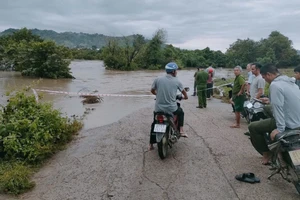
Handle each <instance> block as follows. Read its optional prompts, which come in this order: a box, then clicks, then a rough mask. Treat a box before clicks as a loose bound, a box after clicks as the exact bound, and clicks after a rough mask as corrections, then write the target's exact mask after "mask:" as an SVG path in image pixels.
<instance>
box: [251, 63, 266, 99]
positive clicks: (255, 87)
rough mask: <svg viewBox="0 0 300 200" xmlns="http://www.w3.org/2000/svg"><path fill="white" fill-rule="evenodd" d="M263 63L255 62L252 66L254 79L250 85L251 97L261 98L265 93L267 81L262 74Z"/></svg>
mask: <svg viewBox="0 0 300 200" xmlns="http://www.w3.org/2000/svg"><path fill="white" fill-rule="evenodd" d="M261 67H262V66H261V64H259V63H253V64H252V66H251V70H252V74H253V79H252V83H251V85H250V97H251V98H256V99H259V98H260V97H261V95H263V94H264V89H265V85H266V82H265V80H264V79H263V77H262V76H261V74H260V69H261Z"/></svg>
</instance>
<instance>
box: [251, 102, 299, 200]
mask: <svg viewBox="0 0 300 200" xmlns="http://www.w3.org/2000/svg"><path fill="white" fill-rule="evenodd" d="M255 100H256V101H259V100H258V99H255ZM260 103H261V105H262V106H265V104H264V103H262V102H260ZM270 135H271V134H270V133H265V135H264V139H265V141H266V143H267V145H268V148H269V150H270V151H271V152H272V157H271V160H270V162H271V163H270V164H271V168H270V170H271V171H272V173H271V174H270V175H269V176H268V179H269V180H270V179H271V177H273V176H274V175H276V174H280V175H281V177H282V178H283V179H284V180H286V181H288V182H289V183H293V184H294V186H295V188H296V190H297V192H298V193H299V194H300V130H286V131H284V132H282V133H280V134H277V135H276V136H275V139H274V140H273V141H272V140H271V137H270ZM250 139H251V138H250ZM251 142H252V140H251ZM252 144H253V143H252ZM253 146H254V148H255V145H253ZM255 149H256V148H255ZM256 151H257V152H258V153H260V154H261V155H263V152H260V151H259V150H258V149H256Z"/></svg>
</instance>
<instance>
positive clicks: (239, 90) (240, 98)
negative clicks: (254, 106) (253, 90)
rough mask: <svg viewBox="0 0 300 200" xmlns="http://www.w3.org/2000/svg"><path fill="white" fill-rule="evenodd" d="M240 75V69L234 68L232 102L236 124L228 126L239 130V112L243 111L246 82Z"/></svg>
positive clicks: (238, 67)
mask: <svg viewBox="0 0 300 200" xmlns="http://www.w3.org/2000/svg"><path fill="white" fill-rule="evenodd" d="M241 73H242V68H241V67H240V66H236V67H235V68H234V74H235V79H234V82H233V88H232V100H233V103H234V109H235V120H236V124H234V125H232V126H230V128H240V121H241V112H242V111H243V109H244V108H243V107H244V101H245V86H246V82H245V78H244V77H243V76H242V75H241Z"/></svg>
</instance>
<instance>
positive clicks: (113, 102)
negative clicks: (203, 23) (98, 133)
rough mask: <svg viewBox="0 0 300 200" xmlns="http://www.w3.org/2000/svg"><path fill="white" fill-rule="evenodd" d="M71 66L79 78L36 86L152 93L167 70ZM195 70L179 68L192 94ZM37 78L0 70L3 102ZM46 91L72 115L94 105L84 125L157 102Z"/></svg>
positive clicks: (97, 123)
mask: <svg viewBox="0 0 300 200" xmlns="http://www.w3.org/2000/svg"><path fill="white" fill-rule="evenodd" d="M70 67H71V71H72V74H73V76H74V77H75V78H76V79H73V80H69V79H67V80H66V79H60V80H51V79H43V80H42V81H41V82H40V83H39V84H38V85H36V86H35V88H36V89H47V90H55V91H56V90H58V91H66V92H76V93H77V92H84V93H90V92H93V91H95V90H97V91H98V92H97V93H102V94H130V95H132V94H134V95H145V94H146V95H149V94H150V87H151V84H152V82H153V80H154V79H155V78H156V77H158V76H161V75H164V74H165V72H164V71H163V70H161V71H148V70H143V71H133V72H120V71H110V70H105V68H104V65H103V62H102V61H73V62H72V63H71V65H70ZM194 73H195V69H191V70H181V71H179V72H178V78H179V79H180V80H181V82H182V83H183V85H184V86H185V87H190V88H191V91H190V92H189V95H191V94H192V90H193V75H194ZM228 75H232V72H229V71H228V70H221V69H218V70H217V73H216V77H227V76H228ZM35 80H37V79H31V78H25V77H22V76H21V75H20V74H19V73H15V72H0V95H1V100H0V103H1V104H2V105H3V104H5V101H6V99H5V97H4V96H3V95H4V94H5V92H6V91H7V90H10V89H13V88H21V87H23V86H26V85H30V84H31V83H32V82H33V81H35ZM38 93H40V92H38ZM43 94H44V98H43V100H44V101H51V102H53V105H54V107H55V108H57V109H60V110H61V111H62V112H63V113H65V114H67V115H69V116H71V115H78V116H82V115H83V114H84V112H85V111H86V110H87V109H93V110H90V111H89V112H90V113H89V114H87V115H86V116H85V118H84V124H85V125H84V129H90V128H95V127H99V126H102V125H106V124H110V123H112V122H115V121H117V120H119V119H121V118H122V117H124V116H126V115H128V114H130V113H132V112H134V111H136V110H138V109H140V108H143V107H147V106H154V103H155V102H154V96H153V97H138V96H137V97H104V101H103V102H101V103H97V104H85V105H83V104H82V103H81V101H82V98H80V97H79V96H69V95H64V94H47V93H43Z"/></svg>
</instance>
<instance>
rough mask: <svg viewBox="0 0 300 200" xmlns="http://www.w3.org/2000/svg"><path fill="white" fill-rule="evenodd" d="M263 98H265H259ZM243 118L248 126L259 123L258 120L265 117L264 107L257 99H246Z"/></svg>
mask: <svg viewBox="0 0 300 200" xmlns="http://www.w3.org/2000/svg"><path fill="white" fill-rule="evenodd" d="M262 97H265V96H261V98H262ZM242 115H243V117H244V118H245V119H246V121H247V123H248V124H250V123H251V122H254V121H259V120H260V119H266V118H267V116H266V115H265V113H264V105H263V104H262V103H261V101H260V100H259V99H256V98H252V99H250V98H248V99H247V100H246V101H245V102H244V110H243V112H242Z"/></svg>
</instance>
